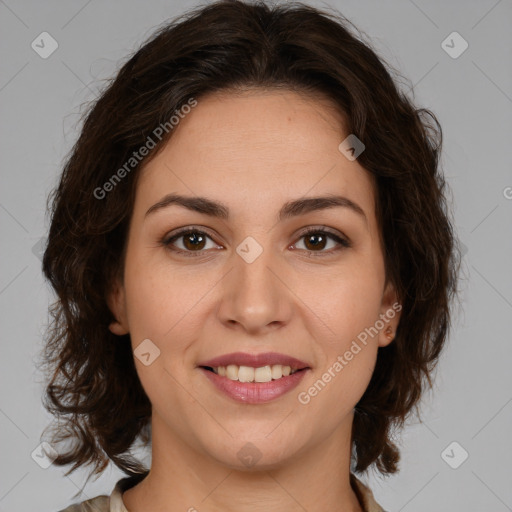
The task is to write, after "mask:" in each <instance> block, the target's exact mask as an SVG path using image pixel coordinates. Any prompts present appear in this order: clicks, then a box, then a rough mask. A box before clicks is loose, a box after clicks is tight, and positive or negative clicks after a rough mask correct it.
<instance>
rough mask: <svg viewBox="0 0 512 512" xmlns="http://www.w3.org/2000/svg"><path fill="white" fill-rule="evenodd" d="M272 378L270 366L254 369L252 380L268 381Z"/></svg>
mask: <svg viewBox="0 0 512 512" xmlns="http://www.w3.org/2000/svg"><path fill="white" fill-rule="evenodd" d="M271 380H272V368H270V366H262V367H261V368H256V369H255V370H254V382H270V381H271Z"/></svg>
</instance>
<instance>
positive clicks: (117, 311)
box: [107, 279, 130, 336]
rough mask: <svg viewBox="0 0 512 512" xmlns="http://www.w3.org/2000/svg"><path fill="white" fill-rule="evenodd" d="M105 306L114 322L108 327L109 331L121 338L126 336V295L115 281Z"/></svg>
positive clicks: (117, 281)
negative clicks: (112, 316)
mask: <svg viewBox="0 0 512 512" xmlns="http://www.w3.org/2000/svg"><path fill="white" fill-rule="evenodd" d="M107 304H108V307H109V309H110V311H111V312H112V314H113V315H114V318H115V321H113V322H112V323H111V324H110V325H109V327H108V328H109V330H110V332H112V333H113V334H117V335H118V336H122V335H124V334H128V333H129V332H130V331H129V329H128V322H127V319H126V293H125V289H124V286H123V284H122V283H120V282H119V279H116V280H115V282H114V284H113V285H112V287H111V290H110V291H109V293H108V296H107Z"/></svg>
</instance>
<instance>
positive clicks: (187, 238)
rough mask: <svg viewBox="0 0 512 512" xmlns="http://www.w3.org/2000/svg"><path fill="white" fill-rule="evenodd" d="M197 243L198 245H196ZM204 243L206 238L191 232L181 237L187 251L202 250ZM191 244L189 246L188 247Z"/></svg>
mask: <svg viewBox="0 0 512 512" xmlns="http://www.w3.org/2000/svg"><path fill="white" fill-rule="evenodd" d="M197 242H199V244H197ZM205 242H206V237H204V236H203V235H202V234H200V233H198V232H195V231H192V232H190V233H187V234H186V235H184V236H183V243H184V245H185V247H186V248H187V249H191V250H194V249H203V248H204V244H205ZM189 243H191V245H189Z"/></svg>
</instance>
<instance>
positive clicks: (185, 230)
mask: <svg viewBox="0 0 512 512" xmlns="http://www.w3.org/2000/svg"><path fill="white" fill-rule="evenodd" d="M190 232H199V233H202V234H204V235H206V236H207V237H208V238H210V239H211V240H212V241H213V242H214V243H217V242H215V240H214V238H215V236H214V235H212V234H211V233H210V232H209V230H208V228H206V227H202V226H194V225H192V226H187V227H184V228H178V231H177V232H175V233H174V234H172V235H166V236H164V238H163V242H164V243H165V244H166V245H167V244H169V245H170V241H171V240H173V239H174V240H177V239H179V238H181V237H183V236H185V235H186V234H187V233H190ZM311 232H313V233H316V232H323V233H325V234H327V235H328V236H331V238H332V239H333V240H334V241H335V242H336V243H338V244H340V242H339V241H337V240H336V237H337V238H340V239H341V240H342V241H345V242H346V243H347V244H350V245H351V242H350V239H349V238H348V237H347V236H346V235H345V234H344V233H342V232H337V233H334V232H332V228H328V227H327V226H321V225H320V226H315V225H312V226H308V227H306V228H304V229H303V230H302V231H301V232H300V233H299V234H298V235H296V236H297V237H298V238H297V240H300V239H301V238H303V237H304V236H307V235H308V234H309V233H311ZM294 243H296V242H294ZM340 245H341V244H340ZM178 250H182V249H178ZM187 252H193V251H187ZM197 252H202V251H197ZM318 252H321V251H318Z"/></svg>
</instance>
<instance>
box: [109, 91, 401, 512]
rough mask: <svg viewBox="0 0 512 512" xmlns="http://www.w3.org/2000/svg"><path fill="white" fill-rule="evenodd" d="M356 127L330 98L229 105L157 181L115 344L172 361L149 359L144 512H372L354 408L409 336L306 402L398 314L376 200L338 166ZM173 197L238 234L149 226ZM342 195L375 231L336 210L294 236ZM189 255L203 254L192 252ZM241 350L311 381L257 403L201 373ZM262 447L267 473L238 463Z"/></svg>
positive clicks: (180, 211) (382, 341) (167, 221)
mask: <svg viewBox="0 0 512 512" xmlns="http://www.w3.org/2000/svg"><path fill="white" fill-rule="evenodd" d="M342 126H343V119H342V118H341V116H340V115H339V114H338V113H337V112H336V110H335V109H334V108H333V106H332V105H330V104H329V103H328V102H327V100H325V99H322V98H318V97H313V96H306V95H303V94H298V93H296V92H292V91H282V90H281V91H275V90H248V91H244V92H242V93H237V94H233V93H230V94H228V93H226V92H225V91H224V92H223V93H214V94H210V95H209V96H206V97H202V98H200V100H199V101H198V105H197V106H196V107H195V108H194V109H193V110H192V112H191V113H189V114H188V115H187V116H186V117H185V118H184V119H183V120H181V121H180V124H179V125H178V126H177V127H176V128H175V132H174V134H173V137H172V138H171V139H170V140H169V142H168V143H167V145H166V146H165V147H164V148H163V150H162V151H161V152H159V153H158V154H157V155H156V157H155V158H153V159H152V160H150V161H149V163H148V164H147V165H146V166H145V167H144V168H143V170H142V171H141V172H142V174H141V176H140V179H139V182H138V185H137V192H136V199H135V205H134V210H133V216H132V219H131V225H130V230H129V237H128V245H127V252H126V261H125V272H124V278H123V282H122V283H118V286H117V288H116V289H114V290H112V293H111V296H110V298H109V304H110V307H111V309H112V311H113V313H114V315H115V317H116V319H117V322H113V323H112V324H111V326H110V329H111V330H112V332H114V333H116V334H119V335H121V334H126V333H128V332H129V333H130V335H131V342H132V346H133V349H135V348H136V347H137V346H138V345H139V344H140V343H141V342H142V340H144V339H147V338H149V339H150V340H151V341H152V342H153V343H154V344H155V345H156V346H158V348H159V350H160V352H161V353H160V356H159V357H158V358H157V359H156V360H155V361H154V362H153V363H152V364H151V365H149V366H145V365H143V364H142V363H141V362H140V361H139V360H138V359H137V358H136V359H135V362H136V366H137V371H138V374H139V377H140V380H141V382H142V385H143V387H144V390H145V391H146V393H147V395H148V397H149V399H150V400H151V403H152V405H153V414H152V435H153V442H152V466H151V471H150V473H149V475H148V477H146V479H145V480H144V481H143V482H141V483H140V484H138V485H137V486H135V487H134V488H132V489H130V490H128V491H126V492H125V493H124V495H123V500H124V502H125V505H126V507H127V508H128V510H129V511H130V512H142V511H143V510H153V511H155V512H159V511H162V512H163V511H164V510H165V511H167V512H168V511H169V510H189V509H191V507H195V509H197V510H198V511H201V510H208V511H212V512H217V511H219V512H220V511H229V510H237V511H247V512H249V511H263V510H280V511H283V512H287V511H290V512H291V511H296V510H297V509H298V508H300V506H302V507H304V508H305V509H306V510H308V511H309V512H315V511H320V510H343V511H360V510H362V509H361V507H360V505H359V503H358V500H357V497H356V495H355V493H354V492H353V490H352V489H351V487H350V483H349V468H350V435H351V428H352V421H353V408H354V406H355V405H356V404H357V402H358V400H359V399H360V398H361V396H362V395H363V393H364V391H365V389H366V387H367V385H368V383H369V381H370V378H371V374H372V371H373V368H374V365H375V361H376V357H377V349H378V347H379V346H380V347H382V346H385V345H387V344H389V343H390V342H392V337H388V336H386V335H385V333H384V330H381V332H380V333H379V334H378V335H377V336H374V337H370V338H369V339H368V343H367V345H366V346H364V345H361V346H362V350H361V351H360V352H359V353H358V354H357V355H355V356H354V357H353V359H352V360H351V361H350V362H349V363H348V364H347V365H346V366H345V367H344V368H343V370H342V371H341V372H338V373H337V374H336V376H335V377H334V378H332V380H331V381H330V382H329V383H328V384H327V385H326V386H325V388H324V389H323V390H322V391H321V392H319V393H318V394H317V396H315V397H313V398H311V400H310V402H309V403H308V404H306V405H303V404H301V403H300V402H299V400H298V398H297V395H298V393H299V392H301V391H305V390H306V391H307V389H308V388H309V387H310V386H312V385H313V383H314V382H316V381H317V380H318V379H319V378H321V376H322V374H323V373H324V372H325V371H327V369H328V368H329V367H332V365H333V364H334V363H335V361H336V360H337V357H338V356H339V355H343V354H344V353H345V352H346V351H347V350H348V349H349V348H350V346H351V343H352V341H353V340H355V339H356V337H357V335H358V334H360V333H361V332H362V331H364V329H365V328H368V327H370V326H373V325H374V324H375V322H376V321H377V320H378V319H379V315H381V314H385V313H386V311H389V310H390V309H391V308H392V305H393V304H394V303H396V302H397V298H396V296H395V293H394V290H393V287H392V286H391V285H389V284H386V279H385V269H384V262H383V253H382V244H381V242H380V235H379V229H378V225H377V220H376V217H375V207H374V190H373V183H372V180H371V177H370V175H369V173H368V172H367V171H365V170H364V169H363V168H362V167H361V166H360V164H359V163H358V162H357V160H355V161H349V160H348V159H347V158H346V157H345V156H344V155H343V154H342V153H341V152H340V151H339V150H338V145H339V144H340V142H341V141H342V140H343V139H344V138H345V137H346V136H347V135H348V134H347V133H343V130H342ZM171 192H172V193H176V194H182V195H186V196H190V197H194V196H206V197H208V198H210V199H213V200H216V201H220V202H222V203H224V204H225V205H226V206H227V207H228V208H229V210H230V218H229V220H225V219H216V218H213V217H210V216H208V215H205V214H201V213H196V212H192V211H189V210H187V209H185V208H183V207H181V206H177V205H172V206H169V207H167V208H163V209H160V210H158V211H156V212H154V213H152V214H150V215H147V216H145V214H146V211H147V210H148V209H149V208H150V207H151V206H152V205H154V204H155V203H157V202H158V201H160V200H161V199H162V198H163V197H164V196H165V195H166V194H169V193H171ZM330 194H337V195H338V194H339V195H343V196H345V197H347V198H349V199H351V200H352V201H354V202H355V203H357V204H358V205H359V206H360V207H361V208H362V210H363V211H364V213H365V216H366V219H364V218H363V217H362V216H361V215H358V214H357V213H355V212H353V211H352V210H350V209H349V208H344V207H335V208H330V209H325V210H320V211H315V212H308V213H306V214H304V215H301V216H298V217H294V218H290V219H286V220H284V221H282V222H278V221H277V213H278V211H279V209H280V208H281V206H282V205H283V204H284V203H285V202H287V201H290V200H294V199H299V198H302V197H304V196H306V197H313V196H324V195H330ZM189 226H194V227H197V229H200V230H201V229H203V230H206V232H207V234H208V236H210V237H211V238H206V242H205V243H203V245H201V246H200V248H199V249H196V250H195V252H194V254H197V252H198V251H202V253H201V255H199V256H196V257H194V256H192V257H187V256H185V255H180V254H178V253H177V252H173V251H172V250H171V249H170V248H169V247H166V246H165V244H164V243H163V242H162V240H163V239H165V238H166V237H167V238H169V235H172V234H173V232H176V231H177V228H182V227H189ZM310 226H315V227H318V228H319V229H320V228H322V227H325V228H329V229H330V230H332V231H334V232H335V234H337V235H339V236H341V237H345V238H348V239H349V241H350V243H351V247H348V248H346V247H343V246H340V245H338V243H337V242H335V241H334V240H332V239H330V238H328V239H327V241H326V244H325V245H322V244H320V248H316V249H315V246H314V245H312V244H310V243H308V240H309V239H310V236H304V235H303V232H304V229H305V228H307V227H310ZM248 236H251V237H253V238H254V239H255V240H256V241H257V242H258V243H259V245H260V246H261V247H262V248H263V252H262V254H261V255H260V256H259V257H258V258H257V259H256V260H255V261H254V262H252V263H247V262H246V261H245V260H244V259H243V258H241V257H240V256H239V255H238V254H237V252H236V248H237V246H238V245H239V244H240V243H241V242H242V241H243V240H244V239H245V238H246V237H248ZM174 247H175V248H176V249H181V250H184V251H186V250H187V249H188V251H189V253H190V252H193V251H194V248H193V245H192V244H190V243H189V244H188V245H187V244H186V237H182V238H179V239H177V240H176V241H175V242H174ZM308 249H309V250H310V251H311V252H308ZM337 249H338V250H337ZM314 251H316V252H314ZM322 254H323V256H322ZM398 321H399V314H398V313H397V314H396V315H395V316H394V318H393V319H392V320H389V322H387V323H386V327H387V326H391V328H392V331H393V332H394V331H395V330H396V327H397V324H398ZM235 351H241V352H249V353H262V352H280V353H284V354H288V355H291V356H294V357H296V358H298V359H301V360H302V361H305V362H307V363H308V365H309V366H310V368H311V369H310V370H308V373H307V374H306V375H305V376H304V379H303V380H302V382H301V383H300V384H299V386H298V388H296V389H294V390H292V391H291V392H289V393H287V394H285V395H284V396H282V397H280V398H278V399H276V400H274V401H272V402H269V403H265V404H259V405H251V404H241V403H237V402H235V401H233V400H231V399H230V398H228V397H227V396H225V395H224V394H221V393H220V392H219V391H217V389H216V388H215V387H214V386H213V385H212V384H211V383H210V382H209V380H208V379H207V378H206V377H205V376H204V375H203V373H202V371H201V370H199V369H198V368H197V364H198V363H199V362H200V361H205V360H207V359H210V358H213V357H215V356H219V355H222V354H227V353H230V352H235ZM248 442H251V443H252V444H253V445H255V446H256V447H257V449H258V451H259V453H260V454H261V458H260V460H259V461H258V463H257V464H256V465H255V466H253V467H250V468H248V467H246V466H245V465H244V464H243V462H242V461H241V460H240V459H239V457H238V456H237V453H238V452H239V450H240V449H242V448H243V447H244V446H245V445H246V443H248ZM299 505H300V506H299Z"/></svg>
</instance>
